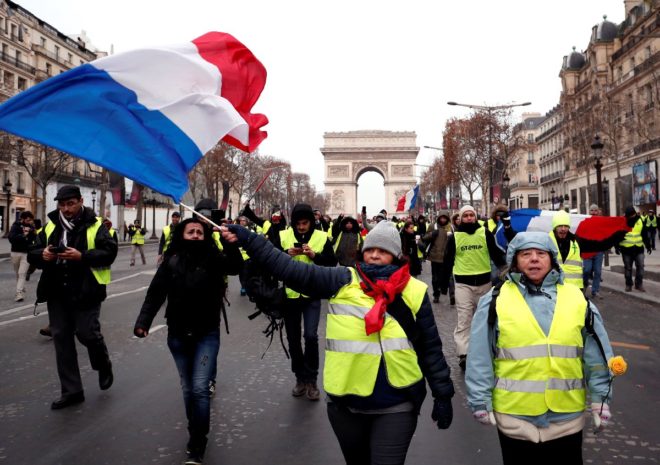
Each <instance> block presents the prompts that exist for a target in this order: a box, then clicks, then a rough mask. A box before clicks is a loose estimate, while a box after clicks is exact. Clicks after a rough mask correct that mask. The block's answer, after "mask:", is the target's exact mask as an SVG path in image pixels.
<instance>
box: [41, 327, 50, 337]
mask: <svg viewBox="0 0 660 465" xmlns="http://www.w3.org/2000/svg"><path fill="white" fill-rule="evenodd" d="M39 334H41V335H42V336H46V337H53V333H51V332H50V326H46V327H45V328H41V329H40V330H39Z"/></svg>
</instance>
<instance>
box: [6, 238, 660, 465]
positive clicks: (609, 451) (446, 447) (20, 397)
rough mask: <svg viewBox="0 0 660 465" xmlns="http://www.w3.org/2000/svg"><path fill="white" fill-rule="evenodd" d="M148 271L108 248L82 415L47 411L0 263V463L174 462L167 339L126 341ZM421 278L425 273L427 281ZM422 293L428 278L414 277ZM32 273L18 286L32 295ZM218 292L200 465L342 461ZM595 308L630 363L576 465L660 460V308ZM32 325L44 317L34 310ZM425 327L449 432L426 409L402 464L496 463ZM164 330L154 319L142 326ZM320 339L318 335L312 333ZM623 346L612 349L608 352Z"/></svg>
mask: <svg viewBox="0 0 660 465" xmlns="http://www.w3.org/2000/svg"><path fill="white" fill-rule="evenodd" d="M147 250H148V260H149V263H150V264H149V265H147V266H141V265H137V266H135V267H129V266H128V262H129V259H128V249H125V248H122V249H120V255H119V257H118V260H117V263H116V265H115V266H114V267H113V277H114V279H115V281H114V282H113V283H112V284H111V285H110V286H109V287H108V294H109V296H110V297H109V299H108V301H107V302H106V303H104V305H103V310H102V325H103V333H104V335H105V337H106V340H107V342H108V347H109V349H110V351H111V357H112V360H113V363H114V366H115V385H114V386H113V387H112V388H111V389H110V390H109V391H104V392H101V391H100V390H99V389H98V385H97V377H96V373H95V372H93V371H92V370H91V369H90V367H89V362H88V360H87V359H86V356H84V355H85V354H84V353H83V352H84V349H82V350H80V353H81V355H83V356H81V357H80V359H81V366H82V372H83V381H84V384H85V388H86V391H85V396H86V401H85V403H83V404H81V405H80V406H78V407H74V408H71V409H65V410H62V411H56V412H53V411H51V410H50V408H49V405H50V402H51V401H52V400H53V399H55V398H57V397H58V396H59V384H58V382H57V374H56V372H55V367H54V365H55V363H54V354H53V350H52V343H51V342H50V341H49V340H48V339H46V338H44V337H42V336H39V335H38V333H37V332H38V329H39V328H40V327H41V326H43V325H45V324H46V322H47V316H46V315H45V313H40V314H39V315H38V316H36V317H35V316H33V314H32V306H31V305H29V304H26V305H24V304H15V303H13V299H12V298H13V285H14V278H13V273H12V271H11V266H10V264H9V262H8V261H0V282H2V283H3V285H2V286H0V464H2V463H12V464H14V463H16V464H31V465H39V464H44V465H55V464H63V465H64V464H66V465H77V464H90V463H94V464H112V465H115V464H124V463H148V464H158V465H160V464H163V465H164V464H178V463H181V461H182V460H183V459H184V447H185V442H186V423H185V415H184V412H183V405H182V400H181V393H180V389H179V386H178V377H177V374H176V370H175V367H174V364H173V362H172V360H171V356H170V354H169V351H168V349H167V346H166V329H165V328H162V329H159V330H156V331H153V332H152V334H151V335H150V336H149V337H148V338H146V339H135V338H133V337H132V327H133V323H134V321H135V317H136V316H137V312H138V309H139V307H140V305H141V303H142V299H143V298H144V293H145V289H146V286H148V284H149V282H150V280H151V277H152V276H153V273H154V262H155V250H156V248H155V246H154V245H152V246H147ZM426 271H427V270H425V272H426ZM423 278H424V279H425V280H427V281H428V280H429V279H430V276H428V275H427V274H426V273H425V274H424V275H423ZM37 279H38V273H37V274H36V275H35V276H34V277H33V279H32V280H31V281H30V282H29V283H28V294H29V295H31V296H34V289H35V287H36V282H37ZM238 291H239V287H238V283H237V280H236V279H235V278H233V279H232V280H231V282H230V290H229V297H230V300H231V302H232V306H231V307H230V308H229V309H228V312H229V320H230V334H228V335H227V334H223V335H222V343H221V349H220V358H219V377H218V394H217V395H216V397H215V399H214V400H213V417H212V432H211V435H210V444H209V449H208V452H207V460H206V462H205V463H209V464H220V463H223V464H239V463H240V464H248V465H249V464H259V465H265V464H331V463H342V458H341V453H340V450H339V447H338V446H337V443H336V440H335V438H334V435H333V433H332V431H331V428H330V426H329V423H328V421H327V418H326V415H325V405H324V403H323V402H317V403H312V402H309V401H307V400H305V399H294V398H292V397H291V395H290V389H291V387H292V382H293V378H292V376H291V375H290V373H289V364H288V361H287V360H286V358H285V356H284V354H283V352H282V350H281V348H280V345H279V341H275V342H273V345H272V347H271V348H270V349H269V350H268V352H267V353H266V354H265V356H264V357H263V359H262V354H263V352H264V350H265V349H266V346H267V340H266V339H265V338H264V337H263V335H262V334H261V330H262V329H264V328H265V320H263V319H257V320H255V321H248V319H247V315H248V314H250V313H251V312H252V307H251V305H250V304H249V302H247V300H246V299H245V298H241V297H240V296H239V292H238ZM604 297H605V298H604V299H603V300H600V301H598V305H599V306H600V307H601V309H602V312H603V314H604V317H605V319H606V323H607V326H608V328H609V331H610V335H611V338H612V340H613V341H615V343H617V344H619V346H618V347H617V352H618V353H621V354H622V355H624V356H625V357H626V358H627V359H628V361H629V364H630V371H629V373H628V374H626V376H624V377H622V378H620V379H617V380H616V383H615V391H616V392H615V394H616V398H615V403H614V405H613V413H614V418H615V424H614V425H613V426H612V427H611V428H610V429H609V430H608V431H606V432H604V433H602V434H600V435H599V436H597V437H595V436H594V435H593V434H591V433H590V432H589V433H587V434H586V435H585V462H586V463H609V464H628V463H635V464H650V463H658V461H660V434H659V431H660V427H658V425H657V421H656V418H657V412H658V411H660V394H659V392H660V368H659V365H658V363H657V360H658V342H659V339H660V337H659V336H658V334H657V328H658V327H660V308H658V306H657V305H655V306H652V305H650V304H649V305H645V304H643V303H638V302H636V301H635V302H631V301H626V300H625V298H624V297H623V296H622V295H621V294H616V293H610V292H606V293H605V294H604ZM38 310H39V311H41V312H44V311H45V308H42V307H40V308H39V309H38ZM436 317H437V321H438V325H439V327H440V329H441V335H442V337H443V341H444V342H445V353H446V355H447V357H448V360H449V361H450V364H451V365H452V367H453V369H454V370H453V377H454V380H455V384H456V389H457V395H456V397H455V402H454V409H455V416H454V423H453V424H452V426H451V428H450V429H449V430H447V431H439V430H437V429H436V428H435V427H434V425H433V424H432V423H431V420H430V402H429V400H428V398H427V401H426V402H425V405H424V409H423V412H422V415H421V417H420V421H419V425H418V428H417V432H416V434H415V438H414V439H413V442H412V445H411V449H410V452H409V455H408V463H411V464H432V463H434V464H435V463H447V464H466V465H471V464H475V465H476V464H480V465H482V464H499V463H501V462H500V459H499V446H498V442H497V434H496V431H495V430H494V429H493V428H487V427H481V426H479V425H477V424H475V423H474V422H473V420H472V419H471V417H470V415H469V413H468V411H467V409H466V406H465V389H464V384H463V381H462V376H461V375H460V371H459V370H458V368H457V366H456V360H455V352H454V344H453V341H452V338H451V331H452V328H453V325H454V322H455V313H454V312H453V310H452V309H451V308H450V307H449V306H448V305H447V302H446V301H443V302H441V304H440V305H437V306H436ZM163 323H164V321H163V319H162V315H160V316H159V317H158V318H157V320H156V321H155V322H154V325H162V324H163ZM321 335H322V336H323V331H322V330H321ZM621 344H623V346H622V345H621Z"/></svg>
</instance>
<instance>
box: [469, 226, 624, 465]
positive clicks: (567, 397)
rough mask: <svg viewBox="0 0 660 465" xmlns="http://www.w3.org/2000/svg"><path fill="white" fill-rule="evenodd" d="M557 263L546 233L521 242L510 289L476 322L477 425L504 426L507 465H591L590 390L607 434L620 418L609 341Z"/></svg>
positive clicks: (486, 303)
mask: <svg viewBox="0 0 660 465" xmlns="http://www.w3.org/2000/svg"><path fill="white" fill-rule="evenodd" d="M558 259H559V256H558V251H557V248H556V246H555V244H554V242H553V241H552V240H551V238H550V237H549V236H548V235H547V234H546V233H543V232H523V233H519V234H518V235H517V236H516V237H515V239H513V240H512V241H511V243H510V244H509V247H508V250H507V263H508V265H509V269H508V272H507V274H506V278H505V281H504V283H503V284H502V286H501V288H500V289H498V294H496V292H495V290H493V291H491V292H489V293H487V294H486V295H485V296H484V297H483V298H482V299H481V300H480V301H479V307H478V309H477V311H476V313H475V315H474V319H473V321H472V329H471V334H470V341H471V342H470V348H469V352H468V357H467V371H466V373H465V382H466V386H467V399H468V405H469V407H470V409H471V410H472V414H473V417H474V419H475V420H476V421H478V422H479V423H481V424H483V425H496V426H497V431H498V436H499V440H500V447H501V450H502V458H503V461H504V464H505V465H511V464H514V465H517V464H523V463H540V464H566V465H577V464H582V430H583V429H584V425H585V415H584V411H585V404H586V399H587V391H588V393H589V397H590V400H591V410H592V414H594V415H595V417H596V419H595V424H596V425H597V427H598V429H603V428H605V427H606V426H607V424H608V422H609V421H610V418H611V414H610V407H609V404H610V391H609V382H610V377H609V372H608V370H607V368H606V367H607V361H608V360H609V359H610V358H611V357H612V355H613V354H612V348H611V346H610V343H609V338H608V336H607V333H606V331H605V327H604V326H603V322H602V319H601V316H600V314H599V312H598V309H597V308H596V306H595V305H594V304H593V303H590V302H588V301H587V300H586V299H585V297H584V295H583V294H582V292H581V291H580V289H579V288H578V287H577V286H575V285H573V284H570V283H568V282H566V281H565V279H564V276H565V274H564V271H563V270H562V268H561V267H560V266H559V262H558ZM592 321H593V324H592V325H591V322H592ZM591 326H593V327H591ZM594 334H595V335H596V336H594ZM599 347H602V353H601V349H600V348H599ZM604 367H605V368H604Z"/></svg>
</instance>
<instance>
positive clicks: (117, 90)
mask: <svg viewBox="0 0 660 465" xmlns="http://www.w3.org/2000/svg"><path fill="white" fill-rule="evenodd" d="M265 83H266V69H265V68H264V67H263V65H262V64H261V63H260V62H259V60H257V58H256V57H255V56H254V55H253V54H252V52H250V50H248V49H247V48H246V47H245V46H244V45H243V44H242V43H240V42H239V41H238V40H236V39H235V38H234V37H232V36H231V35H229V34H225V33H222V32H210V33H208V34H205V35H203V36H201V37H199V38H198V39H195V40H194V41H192V42H190V43H187V44H181V45H177V46H169V47H161V48H149V49H142V50H134V51H131V52H126V53H121V54H117V55H112V56H108V57H105V58H101V59H98V60H95V61H92V62H90V63H87V64H84V65H81V66H79V67H77V68H74V69H72V70H69V71H67V72H66V73H62V74H59V75H57V76H55V77H52V78H50V79H48V80H46V81H44V82H42V83H40V84H38V85H36V86H34V87H31V88H30V89H28V90H26V91H24V92H21V93H20V94H18V95H16V96H15V97H13V98H11V99H10V100H8V101H7V102H5V103H4V104H3V105H1V106H0V129H2V130H5V131H7V132H11V133H13V134H16V135H18V136H21V137H25V138H27V139H32V140H34V141H36V142H39V143H41V144H44V145H48V146H51V147H54V148H57V149H59V150H62V151H65V152H68V153H70V154H71V155H74V156H76V157H80V158H82V159H85V160H88V161H90V162H93V163H95V164H97V165H100V166H103V167H106V168H108V169H109V170H111V171H115V172H117V173H120V174H122V175H124V176H126V177H128V178H131V179H133V180H134V181H137V182H138V183H140V184H144V185H146V186H149V187H151V188H152V189H154V190H156V191H158V192H161V193H163V194H167V195H169V196H171V197H172V198H174V199H175V200H177V201H178V200H180V199H181V197H182V196H183V194H184V193H185V192H186V191H187V190H188V179H187V175H188V172H189V171H190V170H191V169H192V168H193V167H194V166H195V164H196V163H197V162H198V161H199V159H200V158H202V157H203V156H204V154H205V153H206V152H207V151H208V150H209V149H211V148H212V147H213V146H215V145H216V144H217V143H218V141H219V140H220V139H222V140H224V141H225V142H227V143H229V144H231V145H233V146H235V147H237V148H239V149H241V150H245V151H249V152H252V151H254V150H255V149H256V148H257V146H258V145H259V144H260V143H261V142H262V141H263V140H264V139H265V138H266V132H264V131H262V130H261V127H263V126H264V125H266V124H267V123H268V119H267V118H266V116H264V115H261V114H252V113H251V110H252V107H253V106H254V104H255V103H256V101H257V99H258V98H259V96H260V95H261V92H262V90H263V88H264V85H265Z"/></svg>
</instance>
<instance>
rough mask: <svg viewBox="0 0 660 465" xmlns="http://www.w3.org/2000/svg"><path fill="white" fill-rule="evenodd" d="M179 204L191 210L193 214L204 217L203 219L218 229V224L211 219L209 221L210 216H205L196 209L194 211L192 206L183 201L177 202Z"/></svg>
mask: <svg viewBox="0 0 660 465" xmlns="http://www.w3.org/2000/svg"><path fill="white" fill-rule="evenodd" d="M179 205H181V206H182V207H183V208H185V209H186V210H189V211H191V212H193V213H194V214H195V215H197V216H199V217H201V218H204V219H205V220H206V221H207V222H208V223H209V224H210V225H213V226H215V227H216V228H218V229H220V225H219V224H215V223H214V222H213V221H211V219H210V218H207V217H206V216H204V215H202V214H201V213H199V212H198V211H195V209H194V208H192V207H189V206H188V205H186V204H185V203H183V202H179Z"/></svg>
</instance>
